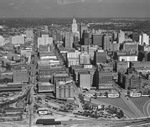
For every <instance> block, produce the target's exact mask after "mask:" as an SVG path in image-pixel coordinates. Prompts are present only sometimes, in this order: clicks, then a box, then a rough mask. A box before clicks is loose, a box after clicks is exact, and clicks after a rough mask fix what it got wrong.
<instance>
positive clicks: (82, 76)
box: [78, 71, 91, 89]
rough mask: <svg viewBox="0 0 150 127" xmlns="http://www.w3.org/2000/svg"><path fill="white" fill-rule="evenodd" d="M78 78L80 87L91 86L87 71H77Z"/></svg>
mask: <svg viewBox="0 0 150 127" xmlns="http://www.w3.org/2000/svg"><path fill="white" fill-rule="evenodd" d="M78 76H79V77H78V80H79V86H80V87H81V88H87V89H90V88H91V81H90V78H91V75H90V74H89V72H88V71H87V72H79V74H78Z"/></svg>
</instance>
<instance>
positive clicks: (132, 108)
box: [113, 84, 145, 118]
mask: <svg viewBox="0 0 150 127" xmlns="http://www.w3.org/2000/svg"><path fill="white" fill-rule="evenodd" d="M113 87H114V88H115V89H116V90H117V91H118V92H119V93H120V94H121V95H120V97H121V98H122V99H123V101H124V102H125V103H126V104H127V105H128V107H129V108H130V109H131V110H132V111H133V112H134V114H135V116H136V118H139V117H144V116H145V115H144V114H143V113H142V112H141V111H140V110H139V109H138V108H137V106H136V105H135V104H134V103H133V102H132V101H131V100H130V98H129V97H128V96H126V95H125V93H124V92H123V91H122V89H121V88H120V87H119V86H117V85H115V84H114V85H113Z"/></svg>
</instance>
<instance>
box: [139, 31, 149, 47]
mask: <svg viewBox="0 0 150 127" xmlns="http://www.w3.org/2000/svg"><path fill="white" fill-rule="evenodd" d="M139 43H140V45H143V44H146V45H149V36H148V35H147V34H145V33H142V34H141V35H140V37H139Z"/></svg>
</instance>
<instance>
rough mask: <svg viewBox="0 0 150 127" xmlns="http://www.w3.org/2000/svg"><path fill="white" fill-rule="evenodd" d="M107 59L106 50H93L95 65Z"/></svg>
mask: <svg viewBox="0 0 150 127" xmlns="http://www.w3.org/2000/svg"><path fill="white" fill-rule="evenodd" d="M106 61H107V53H106V52H97V51H96V52H95V54H94V63H95V65H97V64H99V63H105V62H106Z"/></svg>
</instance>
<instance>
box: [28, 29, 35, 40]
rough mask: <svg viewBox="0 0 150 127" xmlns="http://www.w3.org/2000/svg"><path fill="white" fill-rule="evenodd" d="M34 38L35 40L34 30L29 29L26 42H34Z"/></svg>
mask: <svg viewBox="0 0 150 127" xmlns="http://www.w3.org/2000/svg"><path fill="white" fill-rule="evenodd" d="M33 38H34V33H33V29H27V30H26V40H27V41H33Z"/></svg>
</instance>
